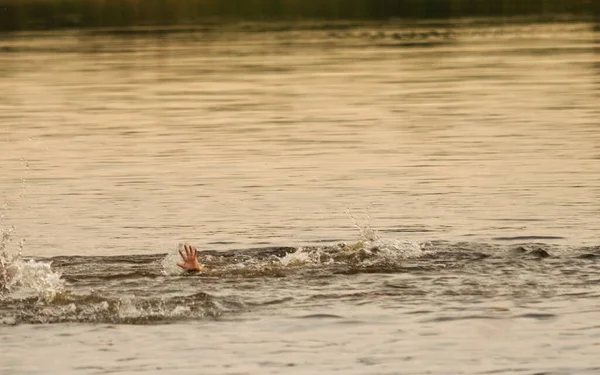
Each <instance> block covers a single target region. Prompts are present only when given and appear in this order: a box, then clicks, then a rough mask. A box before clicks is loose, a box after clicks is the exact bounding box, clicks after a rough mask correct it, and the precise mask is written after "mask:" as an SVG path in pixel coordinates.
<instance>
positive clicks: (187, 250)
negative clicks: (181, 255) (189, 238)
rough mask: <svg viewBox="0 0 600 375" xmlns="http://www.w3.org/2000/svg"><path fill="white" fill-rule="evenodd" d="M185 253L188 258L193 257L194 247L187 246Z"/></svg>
mask: <svg viewBox="0 0 600 375" xmlns="http://www.w3.org/2000/svg"><path fill="white" fill-rule="evenodd" d="M185 253H186V254H187V256H188V258H189V257H190V256H192V247H191V246H190V245H185Z"/></svg>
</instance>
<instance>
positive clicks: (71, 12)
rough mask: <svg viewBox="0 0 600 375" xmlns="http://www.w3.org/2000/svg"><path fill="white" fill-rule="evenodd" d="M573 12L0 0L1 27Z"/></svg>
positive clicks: (315, 0) (562, 3)
mask: <svg viewBox="0 0 600 375" xmlns="http://www.w3.org/2000/svg"><path fill="white" fill-rule="evenodd" d="M553 15H571V16H579V17H590V18H592V17H594V18H598V19H600V2H597V1H593V0H527V1H522V0H503V1H499V0H226V1H223V0H220V1H219V0H110V1H105V0H0V31H18V30H40V29H41V30H48V29H50V30H51V29H65V28H97V27H135V26H174V25H196V24H202V23H206V22H232V21H283V22H287V21H299V20H305V19H311V20H329V21H333V20H387V19H396V18H397V19H445V18H446V19H449V18H457V17H513V16H538V17H551V16H553Z"/></svg>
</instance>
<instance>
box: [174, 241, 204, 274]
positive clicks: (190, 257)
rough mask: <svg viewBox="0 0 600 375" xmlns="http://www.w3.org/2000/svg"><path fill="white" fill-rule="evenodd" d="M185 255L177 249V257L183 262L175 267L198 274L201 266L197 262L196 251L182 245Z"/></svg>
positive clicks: (193, 248)
mask: <svg viewBox="0 0 600 375" xmlns="http://www.w3.org/2000/svg"><path fill="white" fill-rule="evenodd" d="M183 249H184V250H185V254H184V253H183V251H181V249H179V255H181V259H183V262H178V263H177V265H178V266H179V267H181V268H183V269H184V270H186V271H193V272H200V271H202V265H201V264H200V262H199V261H198V250H197V249H196V248H195V247H192V246H190V245H183Z"/></svg>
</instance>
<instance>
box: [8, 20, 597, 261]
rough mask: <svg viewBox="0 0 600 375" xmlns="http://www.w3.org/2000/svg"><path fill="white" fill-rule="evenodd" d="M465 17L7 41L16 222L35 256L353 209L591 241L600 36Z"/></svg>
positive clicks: (219, 244)
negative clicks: (462, 20) (399, 24)
mask: <svg viewBox="0 0 600 375" xmlns="http://www.w3.org/2000/svg"><path fill="white" fill-rule="evenodd" d="M459 26H460V27H455V28H453V29H451V31H452V32H451V33H446V34H445V33H444V32H445V29H443V28H440V27H438V26H435V27H434V26H428V25H424V26H418V27H416V28H415V30H416V31H415V32H414V33H413V34H414V35H415V36H413V37H409V38H408V40H405V39H402V38H404V35H413V34H407V31H406V30H405V29H395V28H394V27H392V26H389V27H388V28H384V29H383V30H381V29H374V28H373V26H370V25H368V24H365V25H364V26H362V27H358V26H357V28H356V30H350V31H347V32H344V33H337V32H335V33H332V32H328V31H319V30H312V31H311V30H301V31H293V30H291V31H283V32H262V33H255V34H252V33H250V34H248V33H246V34H242V33H239V32H234V31H231V32H223V33H219V32H216V33H207V32H182V33H166V34H161V35H160V36H156V35H153V34H144V33H142V34H133V35H128V36H122V35H115V34H110V33H106V34H105V33H83V32H53V33H30V34H16V35H15V36H14V37H10V38H4V39H2V41H1V42H0V45H1V46H3V48H4V52H2V53H0V64H1V67H0V86H2V87H4V88H9V89H5V90H3V91H2V93H0V121H1V125H0V139H2V143H1V149H0V165H1V166H2V177H1V181H2V184H1V188H0V191H2V196H3V197H6V198H4V199H5V201H8V200H13V201H14V203H13V205H12V206H11V207H9V208H6V209H4V210H3V212H2V213H3V214H4V215H5V218H4V222H5V223H7V224H9V225H15V226H16V227H17V229H18V232H19V235H21V236H23V237H24V238H26V239H27V242H28V245H27V251H28V253H30V254H32V255H34V254H35V255H42V256H50V255H57V254H72V253H74V252H78V253H81V252H83V253H86V254H107V255H108V254H123V253H130V252H140V253H148V252H152V253H156V252H163V251H165V250H166V249H167V248H170V247H172V245H173V244H174V243H176V242H178V241H182V240H187V241H191V242H193V243H195V244H197V245H199V246H202V247H205V248H216V249H225V248H242V247H250V246H257V245H265V244H269V245H286V244H296V245H302V244H308V243H312V242H314V241H319V240H352V239H354V238H355V237H356V233H355V228H354V227H353V223H352V220H351V219H350V218H349V217H348V214H347V213H346V212H347V210H348V208H350V209H352V211H353V212H355V213H356V214H357V215H358V216H359V218H360V219H359V221H363V222H364V221H366V220H370V221H371V225H372V226H373V227H374V228H376V229H378V230H380V231H381V233H382V235H384V236H391V237H394V238H411V239H418V240H430V239H446V240H453V241H457V240H470V241H471V240H472V241H475V240H479V241H492V240H494V238H498V237H513V236H541V237H560V238H557V239H555V240H557V241H563V242H566V243H577V244H579V243H589V242H594V240H597V236H596V234H595V233H594V230H595V229H597V228H598V225H599V224H600V219H599V217H600V216H599V215H598V214H599V213H600V207H599V205H598V201H599V199H598V198H599V197H600V163H598V159H599V158H600V149H599V148H598V145H599V144H600V130H599V128H598V119H599V118H600V111H599V109H598V108H599V106H598V102H599V101H598V97H599V95H598V94H599V89H598V73H599V72H598V64H599V60H598V54H597V51H598V36H597V32H594V31H593V29H592V25H591V24H587V23H571V24H540V25H506V26H494V27H491V26H490V27H485V26H465V25H462V26H461V25H459ZM431 30H435V31H436V33H437V34H433V32H432V31H431ZM426 32H427V33H430V34H431V35H433V36H428V37H427V38H425V37H422V35H425V33H426ZM419 35H421V36H419ZM427 35H429V34H427ZM411 38H412V39H411ZM22 159H24V160H26V161H27V163H28V165H29V167H28V168H27V167H25V165H24V163H23V162H22V161H21V160H22ZM21 179H25V180H26V181H25V186H26V192H25V194H24V195H25V197H24V198H20V197H18V195H19V194H21V191H22V181H21ZM367 211H369V212H370V219H362V216H364V215H365V214H366V212H367ZM545 241H546V242H548V241H552V239H551V238H550V239H546V240H545Z"/></svg>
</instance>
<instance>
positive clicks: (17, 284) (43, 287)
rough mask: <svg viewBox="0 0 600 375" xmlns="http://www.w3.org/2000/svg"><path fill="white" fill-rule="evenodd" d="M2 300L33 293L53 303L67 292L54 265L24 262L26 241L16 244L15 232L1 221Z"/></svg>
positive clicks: (0, 279)
mask: <svg viewBox="0 0 600 375" xmlns="http://www.w3.org/2000/svg"><path fill="white" fill-rule="evenodd" d="M0 234H1V237H0V298H3V297H4V296H5V295H8V294H10V293H14V292H17V291H21V292H25V293H27V292H33V293H35V294H36V295H37V297H38V298H39V299H40V300H43V301H46V302H49V301H51V300H52V299H53V298H54V297H56V295H57V294H58V293H60V292H61V291H62V290H63V287H64V281H63V280H62V279H61V278H60V276H61V275H60V273H58V272H56V271H54V270H52V268H51V264H50V263H45V262H38V261H34V260H29V261H25V260H24V259H23V247H24V245H25V241H24V240H22V239H21V240H18V241H16V243H15V240H14V238H15V228H14V227H12V226H11V227H10V228H6V227H4V226H3V223H2V221H1V220H0Z"/></svg>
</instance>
